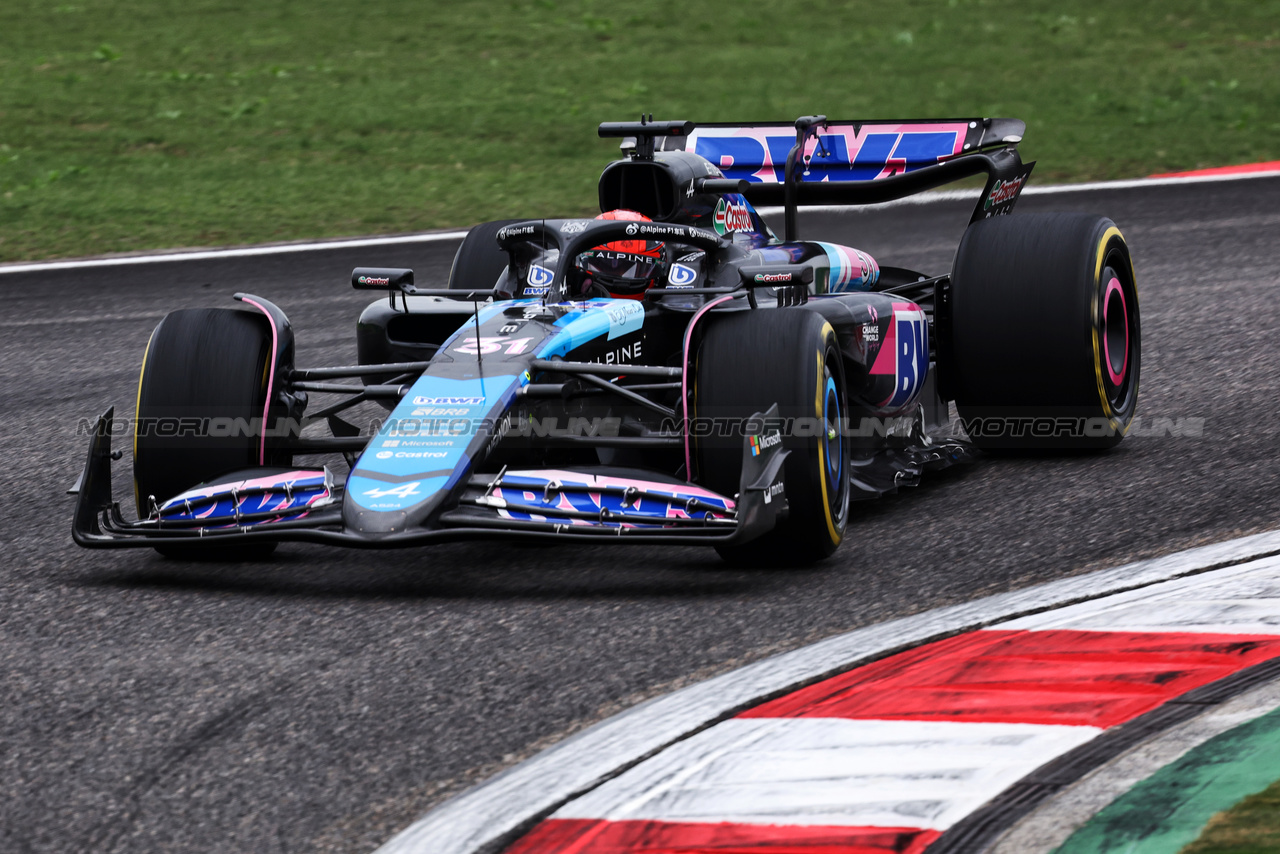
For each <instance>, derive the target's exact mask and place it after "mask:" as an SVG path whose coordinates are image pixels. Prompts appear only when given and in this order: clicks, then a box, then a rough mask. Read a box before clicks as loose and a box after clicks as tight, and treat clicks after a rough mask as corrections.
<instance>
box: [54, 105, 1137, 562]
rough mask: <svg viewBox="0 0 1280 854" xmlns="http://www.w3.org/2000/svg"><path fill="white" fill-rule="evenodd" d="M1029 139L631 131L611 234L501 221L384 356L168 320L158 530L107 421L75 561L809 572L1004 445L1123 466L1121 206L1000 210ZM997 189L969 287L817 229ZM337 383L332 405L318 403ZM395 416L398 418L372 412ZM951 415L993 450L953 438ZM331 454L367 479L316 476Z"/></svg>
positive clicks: (139, 472)
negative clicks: (851, 534)
mask: <svg viewBox="0 0 1280 854" xmlns="http://www.w3.org/2000/svg"><path fill="white" fill-rule="evenodd" d="M1024 127H1025V126H1024V124H1023V123H1022V122H1020V121H1017V120H1013V119H959V120H927V121H905V122H886V121H874V122H854V121H828V120H827V119H826V118H825V117H822V116H808V117H804V118H801V119H798V120H796V121H795V122H794V123H776V124H740V125H722V124H704V125H695V124H693V123H691V122H662V121H658V122H655V121H653V120H652V117H650V119H649V120H647V121H646V120H644V119H643V118H642V120H641V121H640V122H638V123H606V124H602V125H601V126H600V128H599V134H600V136H601V137H614V138H621V139H622V140H623V143H622V147H623V149H624V151H627V152H628V153H627V156H625V157H624V159H622V160H619V161H616V162H613V163H611V164H610V165H609V166H608V167H607V168H606V169H605V170H604V172H603V174H602V175H601V177H600V183H599V197H600V209H601V211H602V212H603V213H602V214H601V216H599V217H597V218H595V219H539V220H530V221H522V222H515V221H511V222H493V223H484V224H481V225H478V226H476V227H474V228H473V229H471V231H470V232H469V233H468V235H467V237H466V239H465V240H464V241H463V242H462V245H461V247H460V248H459V249H458V252H457V255H456V257H455V259H454V264H453V268H452V271H451V272H450V276H449V280H448V282H447V286H446V287H443V288H435V289H430V288H419V287H417V286H416V285H415V283H414V275H413V271H412V270H406V269H386V268H378V267H368V268H357V269H356V270H355V271H354V273H353V274H352V284H353V286H354V287H356V288H365V289H376V290H382V291H386V296H385V297H381V298H379V299H378V300H377V301H376V302H374V303H373V304H371V305H370V306H369V307H368V308H367V309H365V311H364V312H363V314H362V315H361V316H360V319H359V322H358V324H357V330H356V334H357V343H358V352H359V364H357V365H352V366H344V367H326V368H308V369H300V368H297V367H295V366H294V337H293V332H292V330H291V328H290V324H289V320H288V319H287V317H286V316H285V314H284V312H282V311H281V310H280V309H279V308H277V307H276V306H275V305H273V304H271V303H270V302H268V301H267V300H265V299H262V298H259V297H256V296H252V295H248V294H237V295H236V297H235V298H236V299H237V300H239V301H240V303H241V304H242V307H240V308H234V309H233V308H203V309H187V310H182V311H175V312H173V313H171V314H169V315H168V316H166V317H165V318H164V319H163V320H162V321H161V322H160V324H159V325H158V326H157V327H156V329H155V331H154V333H153V334H152V336H151V340H150V342H149V343H148V345H147V350H146V354H145V356H144V357H143V365H142V375H141V378H140V380H139V390H138V404H137V412H136V419H135V422H134V424H135V426H134V448H133V474H134V486H135V499H136V504H137V509H138V518H137V520H134V521H128V520H126V519H125V518H124V516H123V514H122V513H121V512H120V509H119V505H118V504H117V503H116V502H115V501H114V500H113V498H112V492H111V472H110V465H111V460H112V459H118V458H119V457H120V456H121V454H120V453H119V452H115V453H113V452H112V450H111V436H112V434H113V433H116V432H117V430H116V429H115V424H116V422H115V419H114V413H113V411H111V410H108V412H106V413H105V414H104V415H103V416H102V417H101V418H100V419H99V421H98V426H97V429H96V432H95V435H94V437H93V439H92V442H91V446H90V449H89V457H88V462H87V464H86V466H85V469H84V473H83V474H82V476H81V479H80V483H79V484H77V487H76V489H75V490H74V491H76V492H77V493H78V499H77V506H76V510H75V521H74V526H73V533H74V537H75V541H76V542H77V543H79V544H80V545H82V546H86V547H91V548H102V547H107V548H110V547H120V546H150V547H154V548H156V549H158V550H159V551H161V552H162V553H164V554H166V555H171V556H197V555H201V554H208V553H219V550H220V549H221V550H224V551H225V553H228V554H229V553H233V552H234V553H237V554H240V553H244V552H246V551H248V552H250V553H262V552H268V551H270V549H271V548H273V547H274V546H275V544H276V543H278V542H280V541H290V540H292V541H305V542H316V543H329V544H334V545H344V546H356V547H372V548H380V547H394V546H409V545H419V544H424V543H430V542H435V541H443V540H453V539H459V538H474V537H487V536H492V535H495V534H498V535H508V536H515V537H522V538H544V539H551V540H559V541H577V542H614V543H661V544H698V543H701V544H706V545H711V546H714V547H715V548H716V549H717V550H718V551H719V552H720V553H721V555H723V556H725V557H727V558H730V559H744V560H749V559H754V558H768V559H772V560H785V561H788V562H792V563H800V562H806V561H813V560H816V559H820V558H822V557H824V556H827V555H830V554H831V553H832V552H833V551H835V549H836V548H837V547H838V546H839V545H840V542H841V540H842V538H843V537H844V534H845V529H846V526H847V525H848V522H849V512H850V509H849V508H850V502H851V501H852V500H854V499H858V498H867V497H874V496H876V495H881V494H884V493H885V492H889V491H891V490H893V489H895V488H897V487H898V486H901V485H904V484H911V483H914V482H916V480H917V479H918V478H919V476H920V474H921V472H922V471H924V470H925V469H929V468H936V467H941V466H946V465H950V464H952V463H954V462H956V461H958V460H961V459H964V458H965V457H966V456H968V455H969V454H970V453H971V451H972V449H973V448H974V447H975V446H976V447H977V448H980V449H1007V448H1013V449H1017V448H1031V449H1038V448H1057V449H1097V448H1106V447H1110V446H1113V445H1115V444H1116V443H1118V442H1120V441H1121V439H1122V438H1123V436H1124V434H1125V431H1126V430H1127V429H1128V426H1129V424H1130V422H1131V421H1132V419H1133V415H1134V407H1135V404H1136V400H1137V395H1138V375H1139V367H1140V355H1141V347H1140V328H1139V317H1138V299H1137V292H1136V290H1135V284H1134V273H1133V268H1132V264H1131V262H1130V257H1129V251H1128V248H1127V246H1126V244H1125V241H1124V238H1123V237H1122V236H1121V234H1120V232H1119V230H1118V229H1117V228H1116V227H1115V225H1114V224H1113V223H1112V222H1111V221H1110V220H1108V219H1105V218H1103V217H1098V216H1087V215H1080V214H1033V215H1019V216H1004V215H1005V214H1008V213H1010V211H1011V210H1012V208H1013V206H1014V203H1015V202H1016V201H1017V198H1018V194H1019V193H1020V191H1021V190H1022V187H1023V186H1024V184H1025V182H1026V180H1027V177H1028V175H1029V174H1030V172H1031V167H1032V166H1033V165H1034V164H1023V163H1022V162H1021V160H1020V158H1019V156H1018V152H1017V149H1016V145H1017V143H1018V142H1019V141H1020V140H1021V139H1022V134H1023V131H1024ZM979 174H985V175H986V176H987V180H986V186H985V188H984V190H983V191H982V194H981V196H980V197H979V200H978V203H977V207H976V209H975V210H974V212H973V216H972V219H971V221H970V225H969V227H968V229H967V231H966V232H965V234H964V237H963V238H962V240H961V242H960V245H959V248H958V250H957V252H956V255H955V261H954V264H953V266H952V269H951V271H950V273H946V274H942V275H929V274H926V273H921V272H916V271H914V270H907V269H902V268H896V267H888V266H884V267H882V266H879V265H878V264H877V263H876V261H875V260H874V259H872V258H871V257H870V256H869V255H868V254H867V253H865V252H862V251H859V250H857V249H854V248H851V247H847V246H842V245H837V244H834V243H828V242H823V241H818V240H802V239H800V238H799V236H798V234H797V210H798V208H799V207H800V206H802V205H817V204H844V205H860V204H871V203H876V202H883V201H887V200H891V199H896V198H900V197H903V196H905V195H908V194H911V193H916V192H919V191H921V190H926V189H930V188H933V187H937V186H940V185H942V184H944V183H948V182H951V181H954V180H956V179H959V178H964V177H967V176H972V175H979ZM766 204H768V205H781V206H782V207H783V220H784V234H783V235H782V237H781V238H780V237H778V236H777V235H775V234H774V232H773V231H772V230H771V229H770V227H769V225H768V224H767V223H766V222H765V221H764V220H763V219H762V218H761V216H760V214H759V213H758V211H757V208H756V206H757V205H766ZM316 396H326V397H327V396H337V397H334V398H329V399H330V400H331V402H328V403H326V404H325V405H323V406H319V407H318V408H317V407H314V406H313V409H312V411H311V412H310V414H306V412H305V410H306V407H307V405H308V402H309V399H310V398H312V397H316ZM371 401H372V402H380V403H382V404H384V407H385V416H386V417H385V420H382V421H381V423H380V424H375V428H374V429H364V430H362V429H361V428H359V427H358V426H357V425H355V424H352V423H351V422H350V421H348V420H345V419H344V417H343V416H344V414H348V413H349V411H350V410H352V408H353V407H355V406H357V405H358V404H367V403H368V402H371ZM950 401H954V403H955V406H956V410H957V412H958V414H959V418H960V426H961V427H962V428H963V431H964V433H965V434H966V435H967V437H968V438H967V441H966V440H964V439H961V438H956V437H952V436H950V435H947V436H943V434H942V433H941V432H939V431H938V428H939V427H940V426H942V425H945V424H947V423H948V414H947V413H948V412H949V407H948V402H950ZM379 411H382V410H379ZM348 417H349V416H348ZM312 424H319V425H323V426H327V428H328V433H329V435H323V436H321V435H314V431H311V432H305V428H306V427H307V426H308V425H312ZM325 454H327V455H329V459H330V460H336V459H337V455H338V454H341V455H343V456H345V458H346V463H347V468H348V469H349V470H348V471H347V472H346V473H345V475H343V474H342V473H341V469H342V466H341V463H338V462H331V463H330V464H325V465H316V464H312V465H309V466H308V465H305V464H302V463H299V462H297V461H296V460H297V458H299V457H307V456H312V457H313V458H314V456H315V455H325ZM334 468H337V469H338V471H336V472H335V471H334Z"/></svg>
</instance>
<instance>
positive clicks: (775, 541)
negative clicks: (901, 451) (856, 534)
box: [694, 308, 849, 564]
mask: <svg viewBox="0 0 1280 854" xmlns="http://www.w3.org/2000/svg"><path fill="white" fill-rule="evenodd" d="M712 319H713V320H715V321H716V322H714V323H713V324H711V326H710V328H709V329H708V330H707V333H706V335H705V337H704V338H703V341H702V345H701V347H700V349H699V351H698V359H697V374H696V382H695V386H694V415H695V417H697V418H699V419H703V418H710V419H725V418H727V419H729V420H730V421H732V422H737V424H738V426H739V428H741V425H742V424H743V423H744V422H745V421H746V419H748V418H749V417H750V416H751V415H752V414H754V413H756V412H763V411H764V410H765V409H767V408H768V407H769V406H770V405H772V404H774V403H777V404H778V412H779V415H780V416H782V418H784V419H787V420H788V422H789V423H791V424H793V425H794V426H793V428H792V429H789V430H784V431H783V433H784V435H783V440H782V441H783V447H784V448H785V449H786V450H788V451H790V454H789V456H788V457H787V461H786V464H785V465H784V468H783V472H784V475H783V478H784V483H785V487H786V497H787V502H788V504H789V506H790V511H789V513H788V515H787V518H786V519H784V520H781V521H780V522H779V524H778V526H777V527H776V528H775V529H774V530H773V531H771V532H769V533H768V534H766V535H764V536H763V537H761V538H760V539H758V540H753V541H751V542H749V543H746V544H744V545H741V546H733V547H721V548H719V549H718V551H719V552H720V555H721V557H723V558H725V559H726V560H729V561H731V562H735V563H775V564H776V563H787V564H808V563H812V562H814V561H817V560H821V559H822V558H825V557H827V556H829V555H830V554H832V553H833V552H834V551H835V550H836V548H837V547H839V545H840V543H841V541H842V540H843V539H844V531H845V526H846V525H847V524H848V520H849V448H848V440H847V438H846V437H845V435H844V431H843V430H842V429H841V427H842V422H843V418H844V417H845V415H846V413H847V412H848V398H847V392H846V389H845V383H844V370H843V364H842V362H841V360H840V349H839V345H838V343H837V341H836V335H835V331H834V330H833V329H832V327H831V324H830V323H828V322H827V321H826V320H825V319H824V318H823V317H822V316H821V315H819V314H817V313H815V312H812V311H806V310H804V309H798V308H782V309H762V310H755V311H747V312H740V313H735V314H732V315H728V316H725V317H723V318H712ZM791 419H796V420H795V421H791ZM716 432H717V433H718V432H719V431H718V430H717V431H716ZM730 432H731V435H728V436H710V437H706V438H703V439H699V440H697V448H698V461H699V467H700V481H701V482H702V483H703V484H704V485H705V486H707V487H708V488H710V489H713V490H715V491H716V492H719V493H721V494H723V495H733V494H735V493H736V492H737V491H738V488H739V485H740V480H741V476H742V453H743V438H744V437H743V434H742V430H741V429H738V430H734V431H730Z"/></svg>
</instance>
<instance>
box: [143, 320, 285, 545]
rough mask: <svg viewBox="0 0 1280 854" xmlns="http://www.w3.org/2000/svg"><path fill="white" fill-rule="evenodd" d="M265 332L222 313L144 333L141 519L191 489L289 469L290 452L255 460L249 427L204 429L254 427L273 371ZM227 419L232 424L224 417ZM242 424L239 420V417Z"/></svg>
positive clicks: (270, 452) (256, 445)
mask: <svg viewBox="0 0 1280 854" xmlns="http://www.w3.org/2000/svg"><path fill="white" fill-rule="evenodd" d="M270 360H271V330H270V327H269V325H268V323H267V321H266V318H264V317H263V316H262V315H259V314H256V313H251V312H247V311H239V310H235V309H225V308H196V309H183V310H180V311H175V312H171V313H170V314H168V315H166V316H165V318H164V319H163V320H161V321H160V325H158V326H157V327H156V328H155V331H154V332H152V333H151V340H150V341H149V342H148V344H147V350H146V353H145V355H144V356H143V359H142V373H141V376H139V378H138V405H137V414H138V421H137V425H136V429H135V432H134V445H133V484H134V501H135V503H136V505H137V509H138V517H139V518H143V519H145V518H146V517H147V516H148V515H149V514H150V509H151V508H150V504H151V499H152V497H154V499H155V501H156V502H157V503H158V504H162V503H164V501H166V500H167V499H169V498H172V497H173V496H175V495H177V494H179V493H181V492H183V491H184V490H187V489H190V488H192V487H194V486H196V485H198V484H201V483H207V482H210V481H213V480H215V479H216V478H218V477H221V476H222V475H225V474H227V473H229V472H233V471H236V470H237V469H245V468H250V467H254V466H258V465H260V464H266V465H289V464H290V462H291V461H292V458H291V456H290V455H289V454H288V453H286V452H281V451H279V450H278V449H273V448H272V447H271V445H270V440H268V444H267V447H266V454H267V458H266V459H265V460H263V459H262V458H261V453H262V444H261V442H262V440H261V436H260V434H258V433H257V431H254V430H232V431H224V432H229V433H230V435H211V434H210V432H209V431H207V430H206V429H205V425H206V424H208V423H209V421H211V420H212V419H219V420H220V423H222V424H230V425H235V424H246V425H252V424H253V422H254V421H255V419H257V420H261V419H262V417H263V409H264V406H265V404H266V399H267V381H268V376H269V371H270V370H271V368H272V365H271V364H270ZM227 419H229V420H227ZM241 419H243V420H242V421H241ZM274 548H275V544H274V543H269V544H255V545H252V546H235V547H231V546H217V545H215V544H211V543H207V542H206V543H198V544H196V543H193V544H190V545H188V544H185V543H184V544H172V545H164V546H157V547H156V551H158V552H160V553H161V554H163V555H165V556H167V557H176V558H184V559H191V558H209V557H214V558H218V559H228V560H230V559H254V558H260V557H265V556H266V555H268V554H270V553H271V551H273V550H274Z"/></svg>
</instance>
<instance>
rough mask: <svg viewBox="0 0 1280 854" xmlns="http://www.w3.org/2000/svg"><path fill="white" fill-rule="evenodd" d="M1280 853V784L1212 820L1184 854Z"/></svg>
mask: <svg viewBox="0 0 1280 854" xmlns="http://www.w3.org/2000/svg"><path fill="white" fill-rule="evenodd" d="M1277 851H1280V782H1276V783H1273V784H1271V785H1270V786H1268V787H1267V788H1266V789H1263V790H1262V791H1261V792H1258V793H1257V794H1256V795H1250V796H1249V797H1247V798H1245V799H1244V800H1243V801H1241V802H1240V803H1238V804H1236V805H1235V806H1234V807H1232V808H1231V809H1229V810H1226V811H1225V812H1220V813H1218V814H1217V815H1215V816H1214V817H1213V818H1212V819H1210V820H1209V823H1208V824H1207V825H1206V826H1205V829H1204V830H1203V831H1202V832H1201V833H1200V836H1199V838H1198V839H1196V841H1195V842H1192V843H1191V844H1190V845H1187V846H1186V847H1185V848H1183V849H1182V851H1181V852H1180V854H1275V852H1277Z"/></svg>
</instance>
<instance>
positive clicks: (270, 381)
mask: <svg viewBox="0 0 1280 854" xmlns="http://www.w3.org/2000/svg"><path fill="white" fill-rule="evenodd" d="M242 301H243V302H247V303H249V305H251V306H253V307H254V308H256V309H257V310H258V311H260V312H262V313H263V314H265V315H266V316H267V323H269V324H271V363H270V364H271V367H270V368H269V369H268V371H267V402H266V404H264V405H263V407H262V441H261V442H260V443H259V445H258V465H260V466H265V465H266V464H267V413H268V412H270V411H271V392H272V389H273V387H274V386H275V381H276V347H277V346H278V345H279V340H280V339H279V336H278V335H277V334H276V321H275V318H273V317H272V316H271V312H269V311H267V310H266V309H265V308H263V307H262V305H261V304H260V303H256V302H254V301H253V300H251V299H249V298H247V297H243V298H242Z"/></svg>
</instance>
